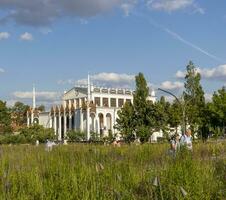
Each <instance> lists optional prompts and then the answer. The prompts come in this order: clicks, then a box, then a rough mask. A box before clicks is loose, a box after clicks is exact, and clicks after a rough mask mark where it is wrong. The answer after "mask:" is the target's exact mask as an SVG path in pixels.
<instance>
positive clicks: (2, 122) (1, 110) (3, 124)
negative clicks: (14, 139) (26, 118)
mask: <svg viewBox="0 0 226 200" xmlns="http://www.w3.org/2000/svg"><path fill="white" fill-rule="evenodd" d="M11 132H12V127H11V115H10V110H9V109H8V108H7V106H6V102H3V101H1V100H0V134H4V135H5V134H9V133H11Z"/></svg>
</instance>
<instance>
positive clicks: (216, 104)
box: [207, 87, 226, 134]
mask: <svg viewBox="0 0 226 200" xmlns="http://www.w3.org/2000/svg"><path fill="white" fill-rule="evenodd" d="M207 112H208V113H207V118H208V119H209V123H210V127H212V129H213V131H214V132H216V131H217V132H218V134H219V129H220V130H221V133H222V134H224V132H225V122H226V88H225V87H222V89H220V90H218V91H217V92H214V94H213V97H212V102H209V103H208V104H207Z"/></svg>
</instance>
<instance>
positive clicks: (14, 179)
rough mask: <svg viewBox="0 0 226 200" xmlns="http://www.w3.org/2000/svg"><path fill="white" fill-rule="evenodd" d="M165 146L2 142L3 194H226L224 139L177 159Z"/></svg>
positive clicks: (49, 196) (222, 196)
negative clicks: (50, 146) (47, 148)
mask: <svg viewBox="0 0 226 200" xmlns="http://www.w3.org/2000/svg"><path fill="white" fill-rule="evenodd" d="M167 150H168V144H145V145H140V146H133V145H131V146H127V145H125V146H122V147H120V148H118V147H112V146H94V145H93V146H92V145H90V146H89V145H77V144H76V145H68V146H56V147H54V148H53V150H52V151H51V152H47V151H45V147H44V146H42V145H40V146H39V147H36V146H32V145H21V146H0V182H1V184H0V199H9V200H14V199H16V200H17V199H21V200H26V199H28V200H31V199H34V200H38V199H43V200H48V199H62V200H67V199H79V200H81V199H87V200H90V199H98V200H99V199H106V200H109V199H128V200H130V199H134V200H135V199H136V200H137V199H138V200H139V199H164V200H165V199H172V200H175V199H197V200H200V199H226V190H225V188H226V158H225V157H224V155H226V154H225V153H226V144H224V143H218V144H205V145H204V144H195V145H194V152H193V153H192V154H189V153H186V152H185V153H181V155H178V156H177V157H176V158H172V157H171V156H169V155H167ZM155 177H158V179H159V180H160V184H159V185H158V186H154V185H153V181H154V179H155ZM180 187H183V188H184V190H185V191H186V192H187V193H188V194H187V196H183V195H182V192H181V188H180Z"/></svg>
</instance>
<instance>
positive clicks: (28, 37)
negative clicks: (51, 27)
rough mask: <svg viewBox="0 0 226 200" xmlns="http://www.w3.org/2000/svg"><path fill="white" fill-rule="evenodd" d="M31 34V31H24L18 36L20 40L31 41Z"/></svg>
mask: <svg viewBox="0 0 226 200" xmlns="http://www.w3.org/2000/svg"><path fill="white" fill-rule="evenodd" d="M33 39H34V38H33V35H32V34H31V33H28V32H25V33H23V34H22V35H21V36H20V40H24V41H32V40H33Z"/></svg>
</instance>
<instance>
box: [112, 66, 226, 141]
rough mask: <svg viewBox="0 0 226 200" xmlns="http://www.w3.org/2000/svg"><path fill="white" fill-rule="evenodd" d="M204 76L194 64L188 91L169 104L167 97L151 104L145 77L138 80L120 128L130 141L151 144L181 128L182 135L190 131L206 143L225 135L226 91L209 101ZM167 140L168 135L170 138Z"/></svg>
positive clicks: (189, 71)
mask: <svg viewBox="0 0 226 200" xmlns="http://www.w3.org/2000/svg"><path fill="white" fill-rule="evenodd" d="M200 81H201V75H200V73H198V71H197V68H196V67H195V65H194V64H193V63H192V62H189V64H188V65H187V67H186V75H185V77H184V90H183V92H182V95H181V96H180V97H177V96H175V95H174V94H173V93H171V92H170V91H165V92H168V93H170V94H171V95H172V96H174V101H173V102H171V103H170V102H167V101H166V100H165V98H164V97H161V98H160V100H159V101H157V102H155V103H153V102H152V101H149V100H148V94H149V88H148V86H147V82H146V80H145V78H144V75H143V74H142V73H139V74H138V75H137V76H136V90H135V94H134V102H133V104H131V103H129V102H127V103H126V104H125V105H124V107H123V108H122V109H121V110H120V111H119V112H118V115H119V118H118V119H117V125H116V126H115V128H117V129H118V130H119V131H120V132H121V133H122V135H123V137H124V138H125V139H126V140H127V141H131V140H134V138H135V137H134V136H136V137H139V138H140V140H141V141H142V142H145V141H147V140H148V139H149V138H150V136H151V134H152V133H153V132H155V131H159V130H163V132H164V133H168V131H169V128H170V127H171V128H175V130H177V127H178V126H179V125H180V126H181V127H182V129H183V130H182V131H184V130H185V129H186V127H187V126H188V125H189V127H190V128H191V129H192V132H193V134H196V135H197V136H198V137H199V138H200V139H202V140H206V139H207V138H208V137H209V136H210V135H213V136H215V137H218V136H221V135H224V134H225V121H226V88H225V87H222V88H221V89H219V90H218V91H216V92H214V94H213V97H212V101H210V102H207V101H206V100H205V96H204V91H203V88H202V86H201V82H200ZM166 136H167V135H166Z"/></svg>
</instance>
